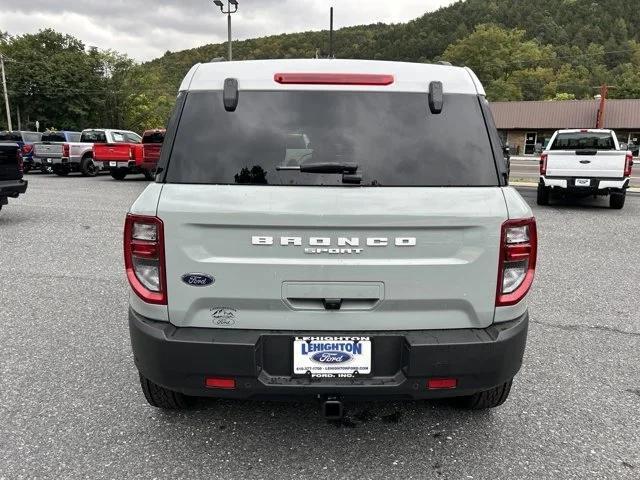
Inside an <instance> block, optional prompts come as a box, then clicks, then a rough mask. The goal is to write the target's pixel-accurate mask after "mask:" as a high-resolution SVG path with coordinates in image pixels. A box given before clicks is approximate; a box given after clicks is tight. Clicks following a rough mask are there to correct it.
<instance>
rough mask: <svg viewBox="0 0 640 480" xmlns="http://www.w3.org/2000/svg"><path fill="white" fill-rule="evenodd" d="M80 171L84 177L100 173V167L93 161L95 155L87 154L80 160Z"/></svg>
mask: <svg viewBox="0 0 640 480" xmlns="http://www.w3.org/2000/svg"><path fill="white" fill-rule="evenodd" d="M80 173H81V174H82V176H83V177H95V176H96V175H97V174H98V168H97V167H96V164H95V163H93V157H91V156H86V157H84V158H83V159H82V161H81V162H80Z"/></svg>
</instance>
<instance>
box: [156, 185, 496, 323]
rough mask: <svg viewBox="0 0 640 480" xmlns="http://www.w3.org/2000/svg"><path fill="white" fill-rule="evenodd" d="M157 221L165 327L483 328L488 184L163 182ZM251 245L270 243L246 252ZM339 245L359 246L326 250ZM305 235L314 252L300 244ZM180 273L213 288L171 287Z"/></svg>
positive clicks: (487, 296)
mask: <svg viewBox="0 0 640 480" xmlns="http://www.w3.org/2000/svg"><path fill="white" fill-rule="evenodd" d="M158 217H160V218H161V219H162V221H163V222H164V224H165V229H164V230H165V232H166V233H165V243H166V265H167V267H166V268H167V284H168V285H167V293H168V298H169V319H170V321H171V322H172V323H173V324H174V325H177V326H194V327H196V326H197V327H217V328H219V327H220V326H223V327H226V328H239V329H270V330H273V329H284V330H292V329H295V330H318V328H322V330H326V331H354V330H355V331H357V330H361V331H362V330H368V331H370V330H390V329H393V330H403V329H404V330H413V329H442V328H447V329H452V328H484V327H487V326H489V325H490V324H491V323H492V322H493V317H494V310H495V306H494V305H495V294H496V279H497V275H498V253H499V243H500V231H501V225H502V223H503V222H504V221H505V220H506V218H507V210H506V206H505V200H504V196H503V193H502V190H501V189H500V188H498V187H474V188H456V187H450V188H428V187H425V188H422V187H418V188H412V189H407V188H392V187H388V188H379V189H375V188H368V189H360V188H354V189H351V188H326V187H276V186H270V187H262V188H256V187H255V186H238V185H234V186H222V185H217V186H216V185H179V184H166V185H164V186H163V191H162V194H161V197H160V201H159V204H158ZM253 237H266V238H270V237H272V238H273V244H271V245H260V244H253V243H255V240H252V238H253ZM281 237H287V238H286V239H285V241H286V243H287V244H286V245H282V240H281ZM339 237H343V238H348V239H350V242H351V243H352V244H353V243H354V239H358V241H359V246H358V247H354V246H347V248H344V246H343V247H340V248H338V247H337V242H338V238H339ZM312 238H316V240H315V243H319V244H320V247H313V246H310V245H309V243H310V239H312ZM397 238H398V239H400V240H399V243H400V244H401V245H402V246H396V245H395V243H396V240H395V239H397ZM298 239H300V240H298ZM324 239H329V242H330V247H322V245H324V244H325V242H327V240H324ZM367 239H370V240H369V242H371V243H372V244H376V243H378V244H379V243H384V240H382V239H388V240H387V241H388V245H387V246H371V245H367ZM371 239H373V240H371ZM411 239H415V245H412V244H413V243H414V242H413V241H412V240H411ZM261 241H265V240H258V243H260V242H261ZM298 243H300V245H298ZM306 248H326V249H327V250H331V251H326V252H324V251H321V252H320V253H310V252H305V249H306ZM336 248H337V251H338V253H336V250H335V249H336ZM356 248H360V249H362V250H361V252H359V253H355V252H354V251H353V250H355V249H356ZM342 249H344V250H349V249H351V250H352V253H343V252H342ZM331 252H333V253H331ZM189 273H199V274H207V275H211V276H213V277H214V278H215V282H214V283H213V284H212V285H210V286H207V287H195V286H190V285H188V284H187V283H185V282H184V281H182V277H183V275H185V274H189ZM329 297H331V298H338V299H342V300H343V306H342V308H341V309H340V310H327V309H325V307H324V304H323V300H325V299H329ZM320 326H321V327H320Z"/></svg>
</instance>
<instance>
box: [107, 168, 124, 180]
mask: <svg viewBox="0 0 640 480" xmlns="http://www.w3.org/2000/svg"><path fill="white" fill-rule="evenodd" d="M111 176H112V177H113V178H114V179H116V180H124V177H126V176H127V172H126V171H123V170H111Z"/></svg>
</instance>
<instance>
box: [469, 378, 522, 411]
mask: <svg viewBox="0 0 640 480" xmlns="http://www.w3.org/2000/svg"><path fill="white" fill-rule="evenodd" d="M512 383H513V380H509V381H508V382H506V383H503V384H502V385H498V386H497V387H495V388H492V389H491V390H486V391H484V392H478V393H474V394H473V395H469V396H468V397H462V399H461V401H462V404H463V406H465V407H467V408H470V409H472V410H484V409H487V408H495V407H499V406H500V405H502V404H503V403H504V402H505V401H506V400H507V397H509V392H511V384H512Z"/></svg>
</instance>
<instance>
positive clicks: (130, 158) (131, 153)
mask: <svg viewBox="0 0 640 480" xmlns="http://www.w3.org/2000/svg"><path fill="white" fill-rule="evenodd" d="M134 158H135V157H134V156H133V147H129V160H133V159H134Z"/></svg>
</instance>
